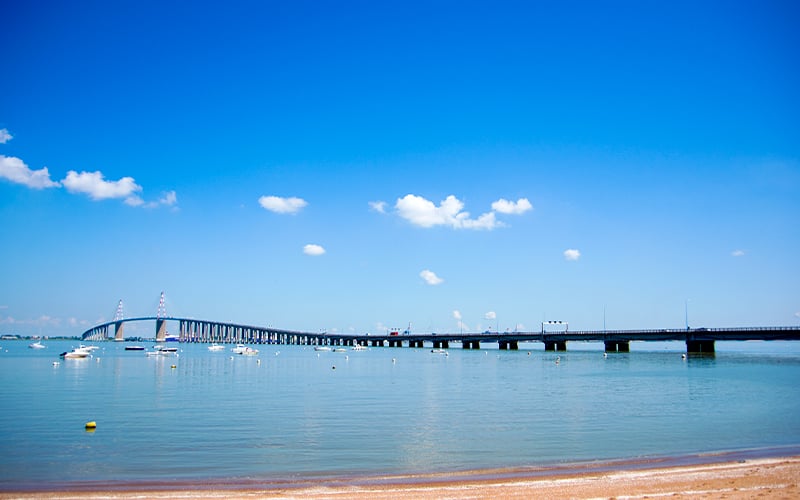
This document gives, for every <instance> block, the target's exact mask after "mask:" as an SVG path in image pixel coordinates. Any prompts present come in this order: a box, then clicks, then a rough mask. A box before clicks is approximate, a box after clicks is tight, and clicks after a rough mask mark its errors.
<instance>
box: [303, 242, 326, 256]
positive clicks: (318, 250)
mask: <svg viewBox="0 0 800 500" xmlns="http://www.w3.org/2000/svg"><path fill="white" fill-rule="evenodd" d="M303 253H304V254H306V255H313V256H317V255H322V254H324V253H325V249H324V248H322V247H321V246H319V245H314V244H310V243H309V244H308V245H306V246H304V247H303Z"/></svg>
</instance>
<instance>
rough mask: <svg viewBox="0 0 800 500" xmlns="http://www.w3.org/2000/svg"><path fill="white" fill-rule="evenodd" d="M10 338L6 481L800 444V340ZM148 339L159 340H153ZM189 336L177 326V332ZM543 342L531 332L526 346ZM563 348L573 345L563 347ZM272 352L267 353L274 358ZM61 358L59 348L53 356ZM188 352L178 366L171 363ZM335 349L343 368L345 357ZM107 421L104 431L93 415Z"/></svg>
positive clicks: (177, 477) (368, 468)
mask: <svg viewBox="0 0 800 500" xmlns="http://www.w3.org/2000/svg"><path fill="white" fill-rule="evenodd" d="M45 344H46V345H47V348H46V349H43V350H33V349H29V348H28V347H27V345H28V342H25V341H4V342H0V347H1V349H0V381H2V391H0V408H2V411H0V489H9V488H13V487H30V486H31V485H37V486H38V487H41V486H46V485H59V484H63V482H65V481H66V482H73V481H74V482H94V481H98V482H114V481H142V480H155V481H185V480H196V479H199V478H202V479H207V480H211V481H216V480H236V479H245V478H247V479H256V480H273V479H298V478H313V477H320V476H325V477H329V476H340V475H341V476H347V475H352V474H358V475H381V474H390V473H414V472H431V471H449V470H466V469H482V468H495V467H516V466H535V465H553V464H560V463H571V462H577V461H586V460H606V459H621V458H643V457H664V456H681V455H687V454H694V453H703V452H716V451H730V450H745V449H754V448H756V449H760V448H772V447H784V446H786V447H788V448H787V449H791V448H792V447H795V449H796V447H797V446H798V445H800V345H797V344H792V343H788V342H771V343H768V342H745V343H718V344H717V349H718V352H717V355H716V357H714V358H689V359H687V360H683V359H681V353H682V352H683V350H684V345H683V344H682V343H658V344H655V343H653V344H645V343H634V344H633V345H632V349H633V350H634V352H631V353H630V354H609V356H608V358H604V357H603V354H602V352H601V349H602V344H580V343H570V344H569V349H570V351H568V352H562V353H546V352H544V351H542V350H541V345H537V344H531V345H530V346H525V345H523V349H521V350H520V351H516V352H514V351H497V350H494V349H482V350H480V351H474V350H470V351H464V350H461V349H460V348H453V349H450V350H449V351H448V352H449V355H447V356H445V355H442V354H434V353H431V349H430V348H425V349H408V348H402V349H397V348H371V349H369V350H367V351H359V352H355V351H351V350H349V349H348V352H347V353H335V352H315V351H314V350H313V349H312V348H304V347H297V346H256V347H257V348H259V349H260V350H261V353H260V355H259V356H257V357H244V356H238V355H235V356H233V358H232V356H231V353H230V351H229V349H230V347H231V346H226V351H225V352H222V353H215V352H209V351H208V350H207V348H206V345H179V348H180V352H179V355H178V356H177V357H161V356H159V357H147V356H145V354H144V353H142V352H133V351H124V350H123V345H120V344H115V343H99V344H98V345H99V346H100V347H101V350H98V351H96V352H95V356H94V358H92V359H85V360H69V359H67V360H60V359H59V358H58V354H59V353H60V352H62V351H65V350H67V349H68V348H69V347H71V346H73V345H76V344H77V342H68V341H59V342H57V341H45ZM143 345H145V346H147V347H148V348H151V347H152V344H150V343H145V344H143ZM172 345H177V344H172ZM524 347H529V348H530V349H531V350H530V351H529V350H525V349H524ZM556 356H560V362H559V363H558V364H557V363H556V362H555V360H556ZM259 360H260V363H259ZM54 361H59V364H58V365H54V364H53V362H54ZM172 365H175V368H172ZM334 366H335V369H334ZM90 420H94V421H96V422H97V430H96V431H95V432H93V433H89V432H86V431H85V430H84V424H85V423H86V422H87V421H90Z"/></svg>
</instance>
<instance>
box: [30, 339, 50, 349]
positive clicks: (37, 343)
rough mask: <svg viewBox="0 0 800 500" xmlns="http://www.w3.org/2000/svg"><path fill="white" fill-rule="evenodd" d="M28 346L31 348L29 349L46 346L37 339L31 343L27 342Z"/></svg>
mask: <svg viewBox="0 0 800 500" xmlns="http://www.w3.org/2000/svg"><path fill="white" fill-rule="evenodd" d="M28 347H29V348H31V349H44V348H45V347H47V346H46V345H44V344H42V343H41V342H39V341H38V340H37V341H36V342H34V343H32V344H28Z"/></svg>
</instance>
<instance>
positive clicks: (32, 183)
mask: <svg viewBox="0 0 800 500" xmlns="http://www.w3.org/2000/svg"><path fill="white" fill-rule="evenodd" d="M0 177H2V178H5V179H8V180H10V181H11V182H16V183H17V184H22V185H25V186H27V187H29V188H32V189H45V188H51V187H58V186H60V184H59V183H58V182H54V181H52V180H51V179H50V172H48V171H47V167H44V168H41V169H39V170H31V169H30V168H28V166H27V165H25V162H23V161H22V160H20V159H19V158H16V157H13V156H3V155H0Z"/></svg>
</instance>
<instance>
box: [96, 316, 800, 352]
mask: <svg viewBox="0 0 800 500" xmlns="http://www.w3.org/2000/svg"><path fill="white" fill-rule="evenodd" d="M135 321H155V322H156V336H155V340H156V342H162V341H164V340H166V339H167V332H166V322H167V321H173V322H174V321H177V322H178V324H179V328H178V330H179V333H178V335H177V340H178V341H180V342H200V343H211V342H217V343H242V344H292V345H330V346H336V345H341V346H352V345H356V344H358V345H363V346H371V347H403V346H407V347H424V344H425V343H426V342H427V343H428V344H429V345H432V346H433V347H434V348H440V349H441V348H445V349H446V348H449V347H450V344H451V343H460V344H461V347H462V348H464V349H480V345H481V343H495V344H497V345H498V346H499V348H500V349H501V350H516V349H519V344H520V342H541V343H543V344H544V348H545V350H547V351H566V349H567V342H575V341H594V342H603V343H604V345H605V350H606V352H629V350H630V342H631V341H649V342H654V341H684V342H686V350H687V352H689V353H713V352H714V342H716V341H726V340H734V341H745V340H800V326H785V327H752V328H691V329H661V330H594V331H592V330H588V331H572V332H570V331H562V332H546V331H545V332H506V333H499V332H495V333H491V332H490V333H412V334H402V335H384V334H381V335H370V334H344V333H323V332H317V333H312V332H302V331H294V330H284V329H278V328H271V327H262V326H252V325H239V324H234V323H221V322H218V321H207V320H198V319H191V318H177V317H156V316H150V317H141V318H127V319H122V320H115V321H109V322H107V323H102V324H99V325H96V326H94V327H92V328H90V329H88V330H86V331H85V332H84V333H83V335H82V336H81V338H82V339H83V340H108V339H109V338H110V337H109V330H110V328H111V326H112V325H113V326H114V340H117V341H122V340H124V337H123V327H124V324H125V323H129V322H135Z"/></svg>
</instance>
